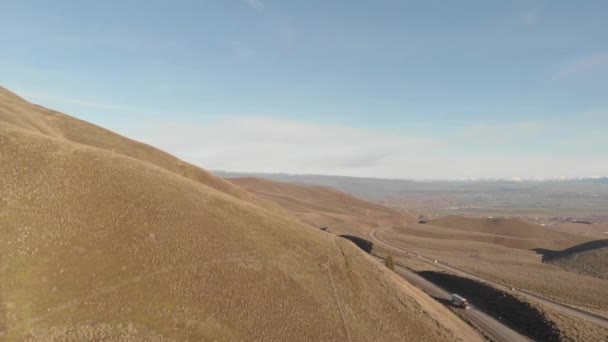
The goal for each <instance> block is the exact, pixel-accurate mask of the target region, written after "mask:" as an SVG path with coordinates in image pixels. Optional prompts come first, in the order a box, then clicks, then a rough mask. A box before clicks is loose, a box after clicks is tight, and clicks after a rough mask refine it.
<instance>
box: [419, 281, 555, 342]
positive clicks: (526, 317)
mask: <svg viewBox="0 0 608 342" xmlns="http://www.w3.org/2000/svg"><path fill="white" fill-rule="evenodd" d="M418 274H419V275H420V276H422V277H424V278H425V279H427V280H429V281H431V282H433V283H435V284H437V285H439V286H441V287H443V288H444V289H446V290H448V291H450V292H451V293H457V294H459V295H461V296H463V297H465V298H467V300H468V301H469V303H471V304H472V305H474V306H475V307H477V308H479V309H480V310H481V311H484V312H485V313H487V314H488V315H490V316H492V317H494V318H495V319H498V320H500V321H501V322H502V323H504V324H506V325H507V326H509V327H511V328H512V329H514V330H516V331H518V332H520V333H522V334H524V335H526V336H529V337H532V338H533V339H535V340H537V341H560V334H559V331H558V330H557V327H556V326H555V324H554V323H553V322H551V321H550V320H548V319H547V318H545V317H544V316H543V315H542V313H541V312H540V311H539V310H538V309H536V308H535V307H533V306H532V305H530V304H529V303H527V302H525V301H523V300H520V299H518V298H517V297H515V296H513V295H511V294H510V293H508V292H505V291H501V290H498V289H495V288H493V287H491V286H489V285H486V284H483V283H480V282H477V281H474V280H471V279H468V278H463V277H459V276H455V275H452V274H448V273H445V272H436V271H422V272H418Z"/></svg>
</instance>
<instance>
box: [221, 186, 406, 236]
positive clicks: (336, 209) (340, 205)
mask: <svg viewBox="0 0 608 342" xmlns="http://www.w3.org/2000/svg"><path fill="white" fill-rule="evenodd" d="M228 180H229V181H230V182H232V183H233V184H236V185H238V186H240V187H242V188H243V189H245V190H247V191H249V192H251V193H252V194H254V195H256V196H257V197H260V198H264V199H267V200H269V201H272V202H274V203H276V204H278V205H279V206H281V207H282V208H284V209H286V210H287V211H288V212H290V213H291V214H292V215H294V216H296V217H297V218H299V219H300V220H301V221H302V222H304V223H306V224H309V225H311V226H313V227H323V226H329V230H330V231H332V232H334V233H336V234H339V235H341V234H350V235H358V236H366V235H367V233H369V232H370V231H371V230H373V229H375V228H378V227H382V226H387V225H390V224H400V223H403V222H413V221H414V218H413V217H411V216H409V215H407V214H404V213H401V212H397V211H395V210H392V209H390V208H387V207H384V206H381V205H378V204H375V203H371V202H367V201H364V200H361V199H359V198H356V197H353V196H351V195H348V194H346V193H343V192H340V191H337V190H335V189H330V188H327V187H321V186H310V185H298V184H288V183H281V182H276V181H271V180H266V179H260V178H252V177H249V178H231V179H228Z"/></svg>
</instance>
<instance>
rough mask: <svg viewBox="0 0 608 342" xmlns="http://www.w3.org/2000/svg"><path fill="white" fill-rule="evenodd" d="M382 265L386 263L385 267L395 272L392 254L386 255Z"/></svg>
mask: <svg viewBox="0 0 608 342" xmlns="http://www.w3.org/2000/svg"><path fill="white" fill-rule="evenodd" d="M384 265H386V267H387V268H388V269H389V270H391V271H393V272H395V261H394V260H393V256H392V255H389V256H388V257H386V261H385V262H384Z"/></svg>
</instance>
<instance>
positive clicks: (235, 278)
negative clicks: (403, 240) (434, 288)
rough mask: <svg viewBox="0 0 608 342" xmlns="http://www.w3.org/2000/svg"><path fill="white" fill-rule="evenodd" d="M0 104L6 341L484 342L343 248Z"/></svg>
mask: <svg viewBox="0 0 608 342" xmlns="http://www.w3.org/2000/svg"><path fill="white" fill-rule="evenodd" d="M0 93H1V97H0V229H2V234H1V235H0V340H2V339H5V338H6V339H7V340H28V341H38V340H44V341H48V340H51V341H82V340H129V341H164V340H193V341H200V340H288V339H292V340H293V339H294V338H295V339H306V340H348V339H350V337H351V336H352V337H356V339H357V340H403V339H407V338H414V339H417V340H439V341H441V340H445V341H448V340H458V339H460V340H466V341H469V340H479V337H478V335H477V334H476V333H475V332H474V331H472V330H471V329H470V328H469V327H468V326H466V325H465V324H464V323H463V322H462V321H460V320H459V319H458V318H457V317H456V316H455V315H453V314H452V313H451V312H449V311H448V310H447V309H445V308H443V307H442V306H441V305H439V304H437V303H436V302H434V301H433V300H432V299H430V297H428V296H426V295H425V294H423V293H421V292H420V291H419V290H417V289H416V288H414V287H413V286H411V285H409V284H408V283H405V282H403V281H401V280H400V278H398V277H397V276H396V275H394V274H392V273H390V272H388V271H387V270H386V269H385V268H384V267H382V266H381V265H379V264H378V263H377V262H376V261H375V260H373V259H371V257H369V256H368V255H366V254H365V253H363V252H361V251H360V250H358V249H357V248H356V247H355V246H354V245H353V244H351V243H350V242H348V241H346V240H343V239H338V238H334V236H333V235H331V234H327V233H324V232H320V231H318V230H314V229H310V227H309V226H307V225H304V224H302V223H300V222H298V221H297V220H294V219H293V218H292V217H291V216H289V215H287V214H285V213H284V212H283V211H282V210H279V209H277V208H276V206H274V205H272V204H270V203H268V202H267V201H264V200H260V199H258V198H256V197H255V196H253V195H251V194H250V193H248V192H246V191H244V190H242V189H239V188H238V187H236V186H234V185H232V184H230V183H227V182H225V181H223V180H220V179H217V178H215V177H214V176H212V175H210V174H208V173H207V172H206V171H204V170H201V169H198V168H196V167H195V166H192V165H189V164H185V163H184V164H180V162H179V160H177V159H175V158H173V157H171V156H169V155H167V154H164V153H163V152H160V151H158V150H156V149H154V148H152V147H149V146H146V145H143V144H139V143H136V142H134V141H132V140H129V139H126V138H124V137H120V136H118V135H114V134H113V133H111V132H109V131H106V130H103V129H100V128H99V127H96V126H93V125H89V124H87V123H85V122H82V121H79V120H76V119H73V118H71V117H69V116H66V115H64V114H60V113H56V112H54V111H50V110H46V109H44V108H42V107H39V106H35V105H31V104H29V103H27V102H25V101H24V100H22V99H20V98H18V97H16V96H14V95H13V94H11V93H10V92H8V91H6V90H2V91H1V92H0ZM81 135H82V136H81ZM275 209H276V210H275Z"/></svg>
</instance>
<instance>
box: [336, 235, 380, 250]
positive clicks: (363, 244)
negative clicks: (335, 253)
mask: <svg viewBox="0 0 608 342" xmlns="http://www.w3.org/2000/svg"><path fill="white" fill-rule="evenodd" d="M340 237H341V238H345V239H347V240H350V241H352V242H353V243H354V244H355V245H357V247H359V248H361V249H362V250H364V251H365V252H366V253H368V254H371V253H372V249H373V248H374V243H373V242H371V241H369V240H366V239H363V238H360V237H358V236H354V235H340Z"/></svg>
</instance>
